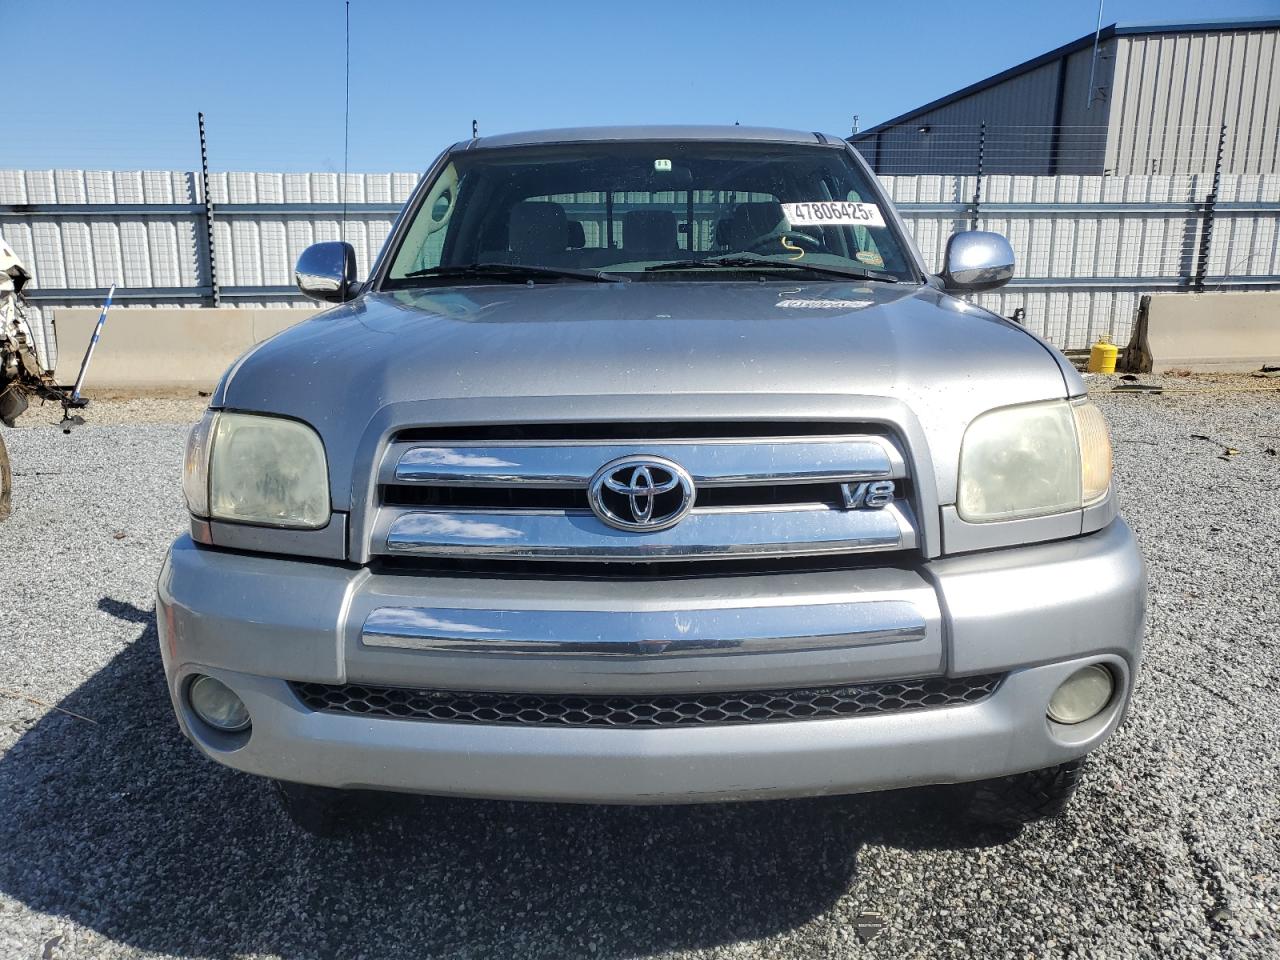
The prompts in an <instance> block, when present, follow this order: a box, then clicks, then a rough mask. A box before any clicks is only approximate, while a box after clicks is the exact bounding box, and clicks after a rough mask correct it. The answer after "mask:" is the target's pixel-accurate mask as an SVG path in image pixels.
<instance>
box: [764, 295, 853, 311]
mask: <svg viewBox="0 0 1280 960" xmlns="http://www.w3.org/2000/svg"><path fill="white" fill-rule="evenodd" d="M778 306H780V307H787V308H790V309H792V310H861V309H862V308H863V307H869V306H871V301H870V300H823V299H812V298H809V297H803V298H795V299H792V300H779V301H778Z"/></svg>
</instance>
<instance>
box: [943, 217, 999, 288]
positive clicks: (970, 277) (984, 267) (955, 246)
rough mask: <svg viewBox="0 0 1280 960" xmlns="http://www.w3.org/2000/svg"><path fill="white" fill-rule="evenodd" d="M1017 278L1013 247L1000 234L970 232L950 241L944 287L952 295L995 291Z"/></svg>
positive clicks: (955, 234) (957, 235)
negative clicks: (1014, 268)
mask: <svg viewBox="0 0 1280 960" xmlns="http://www.w3.org/2000/svg"><path fill="white" fill-rule="evenodd" d="M1011 279H1013V247H1011V246H1009V241H1008V240H1006V239H1005V238H1004V237H1002V236H1000V234H998V233H987V232H986V231H985V230H966V231H964V232H963V233H953V234H952V235H951V239H949V240H948V241H947V255H946V263H945V266H943V268H942V284H943V286H944V287H945V288H946V289H947V290H948V291H949V292H951V293H976V292H977V291H979V290H994V289H995V288H996V287H1002V286H1004V285H1005V284H1006V283H1008V282H1009V281H1010V280H1011Z"/></svg>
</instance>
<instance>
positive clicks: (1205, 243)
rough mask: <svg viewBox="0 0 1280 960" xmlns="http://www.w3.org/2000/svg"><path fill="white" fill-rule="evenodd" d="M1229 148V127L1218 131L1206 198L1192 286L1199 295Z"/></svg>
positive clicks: (1206, 269)
mask: <svg viewBox="0 0 1280 960" xmlns="http://www.w3.org/2000/svg"><path fill="white" fill-rule="evenodd" d="M1226 146H1227V125H1226V124H1225V123H1223V125H1222V128H1221V129H1220V130H1219V131H1218V156H1217V158H1216V159H1215V160H1214V161H1213V185H1212V186H1211V187H1210V188H1209V196H1207V197H1205V201H1204V215H1203V220H1202V222H1201V224H1200V255H1199V256H1198V257H1197V258H1196V275H1195V278H1194V279H1193V280H1192V286H1193V287H1194V288H1195V291H1196V292H1197V293H1201V292H1203V291H1204V280H1205V276H1206V275H1207V274H1208V273H1209V244H1210V243H1212V242H1213V218H1214V215H1215V214H1216V212H1217V206H1218V188H1219V187H1220V186H1221V185H1222V155H1223V153H1224V152H1225V151H1226Z"/></svg>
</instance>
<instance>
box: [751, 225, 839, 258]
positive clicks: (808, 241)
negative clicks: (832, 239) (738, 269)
mask: <svg viewBox="0 0 1280 960" xmlns="http://www.w3.org/2000/svg"><path fill="white" fill-rule="evenodd" d="M784 237H785V238H786V239H787V240H788V241H789V242H790V243H794V244H796V245H797V246H800V247H803V248H804V249H805V250H809V251H814V250H821V249H823V248H824V247H825V246H826V244H824V243H823V242H822V241H821V240H819V239H818V238H817V237H814V236H810V235H809V234H807V233H801V232H800V231H798V230H775V231H773V232H772V233H762V234H760V236H758V237H756V238H755V239H754V240H750V241H748V242H747V250H748V251H750V252H751V253H785V252H787V248H786V247H784V246H783V245H782V244H781V242H780V241H781V240H782V238H784ZM765 247H772V248H773V249H771V250H765V249H764V248H765Z"/></svg>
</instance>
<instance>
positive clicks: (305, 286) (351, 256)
mask: <svg viewBox="0 0 1280 960" xmlns="http://www.w3.org/2000/svg"><path fill="white" fill-rule="evenodd" d="M293 282H294V283H296V284H297V285H298V289H299V290H301V291H302V292H303V293H305V294H306V295H307V296H308V297H311V298H312V299H313V300H325V301H327V302H329V303H345V302H346V301H348V300H350V299H351V288H352V287H353V286H355V282H356V252H355V250H354V249H352V247H351V244H349V243H345V242H343V241H340V240H330V241H328V242H326V243H313V244H312V245H311V246H309V247H307V249H305V250H303V251H302V256H300V257H299V258H298V265H297V266H296V267H294V268H293Z"/></svg>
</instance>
